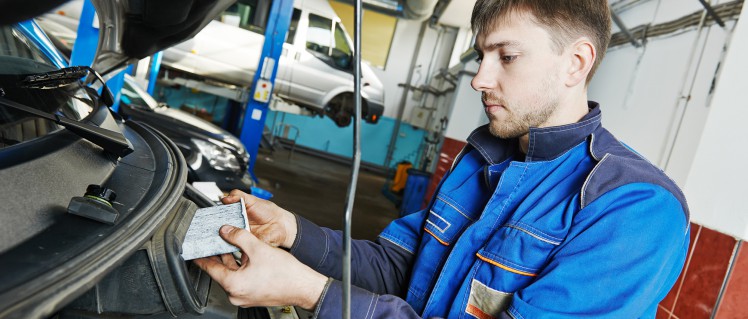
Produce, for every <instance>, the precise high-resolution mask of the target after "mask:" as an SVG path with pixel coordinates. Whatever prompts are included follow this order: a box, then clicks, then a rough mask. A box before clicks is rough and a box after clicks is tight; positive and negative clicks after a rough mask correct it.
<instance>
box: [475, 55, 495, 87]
mask: <svg viewBox="0 0 748 319" xmlns="http://www.w3.org/2000/svg"><path fill="white" fill-rule="evenodd" d="M497 76H498V74H497V73H496V72H495V71H491V68H490V66H489V65H488V64H487V63H486V62H481V64H480V66H479V67H478V73H476V74H475V76H474V77H473V81H471V82H470V85H471V86H472V87H473V89H474V90H476V91H478V92H483V91H488V90H491V89H494V88H496V81H497Z"/></svg>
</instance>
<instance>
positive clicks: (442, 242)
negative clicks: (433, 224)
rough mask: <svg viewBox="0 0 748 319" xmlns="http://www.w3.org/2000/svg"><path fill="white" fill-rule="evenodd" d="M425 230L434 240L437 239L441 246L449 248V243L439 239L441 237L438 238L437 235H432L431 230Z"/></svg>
mask: <svg viewBox="0 0 748 319" xmlns="http://www.w3.org/2000/svg"><path fill="white" fill-rule="evenodd" d="M423 230H425V231H426V232H427V233H429V235H431V236H434V239H436V240H437V241H438V242H439V243H440V244H442V245H444V246H449V243H447V242H445V241H443V240H441V239H439V237H436V235H434V233H432V232H431V231H430V230H428V229H426V228H424V229H423Z"/></svg>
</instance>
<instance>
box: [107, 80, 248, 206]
mask: <svg viewBox="0 0 748 319" xmlns="http://www.w3.org/2000/svg"><path fill="white" fill-rule="evenodd" d="M121 93H122V96H121V100H120V107H119V113H120V114H121V115H122V116H123V117H124V118H125V119H128V120H135V121H138V122H141V123H146V124H148V125H150V126H151V127H153V128H155V129H157V130H159V131H160V132H162V133H164V134H165V135H166V136H167V137H169V139H171V140H172V141H174V143H176V144H177V146H178V147H179V150H180V151H181V152H182V155H184V157H185V160H186V161H187V164H188V166H189V168H190V172H189V175H188V180H189V182H193V181H212V182H215V183H216V184H217V185H218V188H220V189H221V190H224V191H230V190H232V189H240V190H243V191H245V192H248V193H249V192H251V189H250V188H251V187H252V186H253V185H254V184H253V181H252V178H251V177H250V175H249V174H248V173H247V166H248V165H249V155H248V154H247V151H246V149H245V148H244V145H243V144H242V143H241V141H240V140H239V139H237V138H236V137H235V136H233V135H232V134H231V133H229V132H227V131H226V130H223V129H221V128H220V127H218V126H215V125H213V124H212V123H209V122H207V121H205V120H203V119H201V118H199V117H197V116H194V115H192V114H189V113H187V112H184V111H182V110H178V109H173V108H169V107H168V106H167V105H165V104H159V103H158V102H156V100H155V99H153V98H152V97H151V96H150V95H148V93H147V92H145V91H144V90H143V89H142V88H141V87H139V86H138V84H137V83H136V82H135V80H134V79H133V78H132V77H130V76H125V86H124V87H123V88H122V91H121Z"/></svg>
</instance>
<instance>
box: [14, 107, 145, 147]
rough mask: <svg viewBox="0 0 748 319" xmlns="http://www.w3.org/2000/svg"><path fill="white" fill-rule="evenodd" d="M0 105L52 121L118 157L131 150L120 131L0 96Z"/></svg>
mask: <svg viewBox="0 0 748 319" xmlns="http://www.w3.org/2000/svg"><path fill="white" fill-rule="evenodd" d="M0 105H3V106H5V107H9V108H12V109H15V110H18V111H21V112H24V113H27V114H31V115H34V116H38V117H41V118H44V119H47V120H50V121H53V122H55V123H57V124H59V125H61V126H62V127H64V128H66V129H68V131H70V132H73V133H75V134H76V135H78V136H80V137H82V138H85V139H87V140H89V141H91V142H92V143H94V144H96V145H98V146H100V147H101V148H103V149H104V150H106V151H108V152H110V153H112V154H114V155H117V156H119V157H125V156H126V155H127V154H130V153H132V152H133V149H132V148H131V147H130V144H129V143H128V142H127V139H125V136H124V135H122V134H121V133H118V132H113V131H110V130H107V129H103V128H100V127H98V126H95V125H91V124H88V123H84V122H78V121H75V120H71V119H69V118H67V117H64V116H60V115H57V114H52V113H47V112H44V111H40V110H37V109H35V108H32V107H28V106H26V105H23V104H21V103H17V102H14V101H11V100H9V99H7V98H4V97H0Z"/></svg>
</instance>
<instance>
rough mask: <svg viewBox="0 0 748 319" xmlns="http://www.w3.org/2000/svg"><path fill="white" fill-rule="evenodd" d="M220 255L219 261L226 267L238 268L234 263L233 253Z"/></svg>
mask: <svg viewBox="0 0 748 319" xmlns="http://www.w3.org/2000/svg"><path fill="white" fill-rule="evenodd" d="M220 257H221V263H223V264H224V265H225V266H226V267H227V268H228V269H231V270H237V269H239V264H237V263H236V259H235V258H234V255H232V254H222V255H221V256H220Z"/></svg>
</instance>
